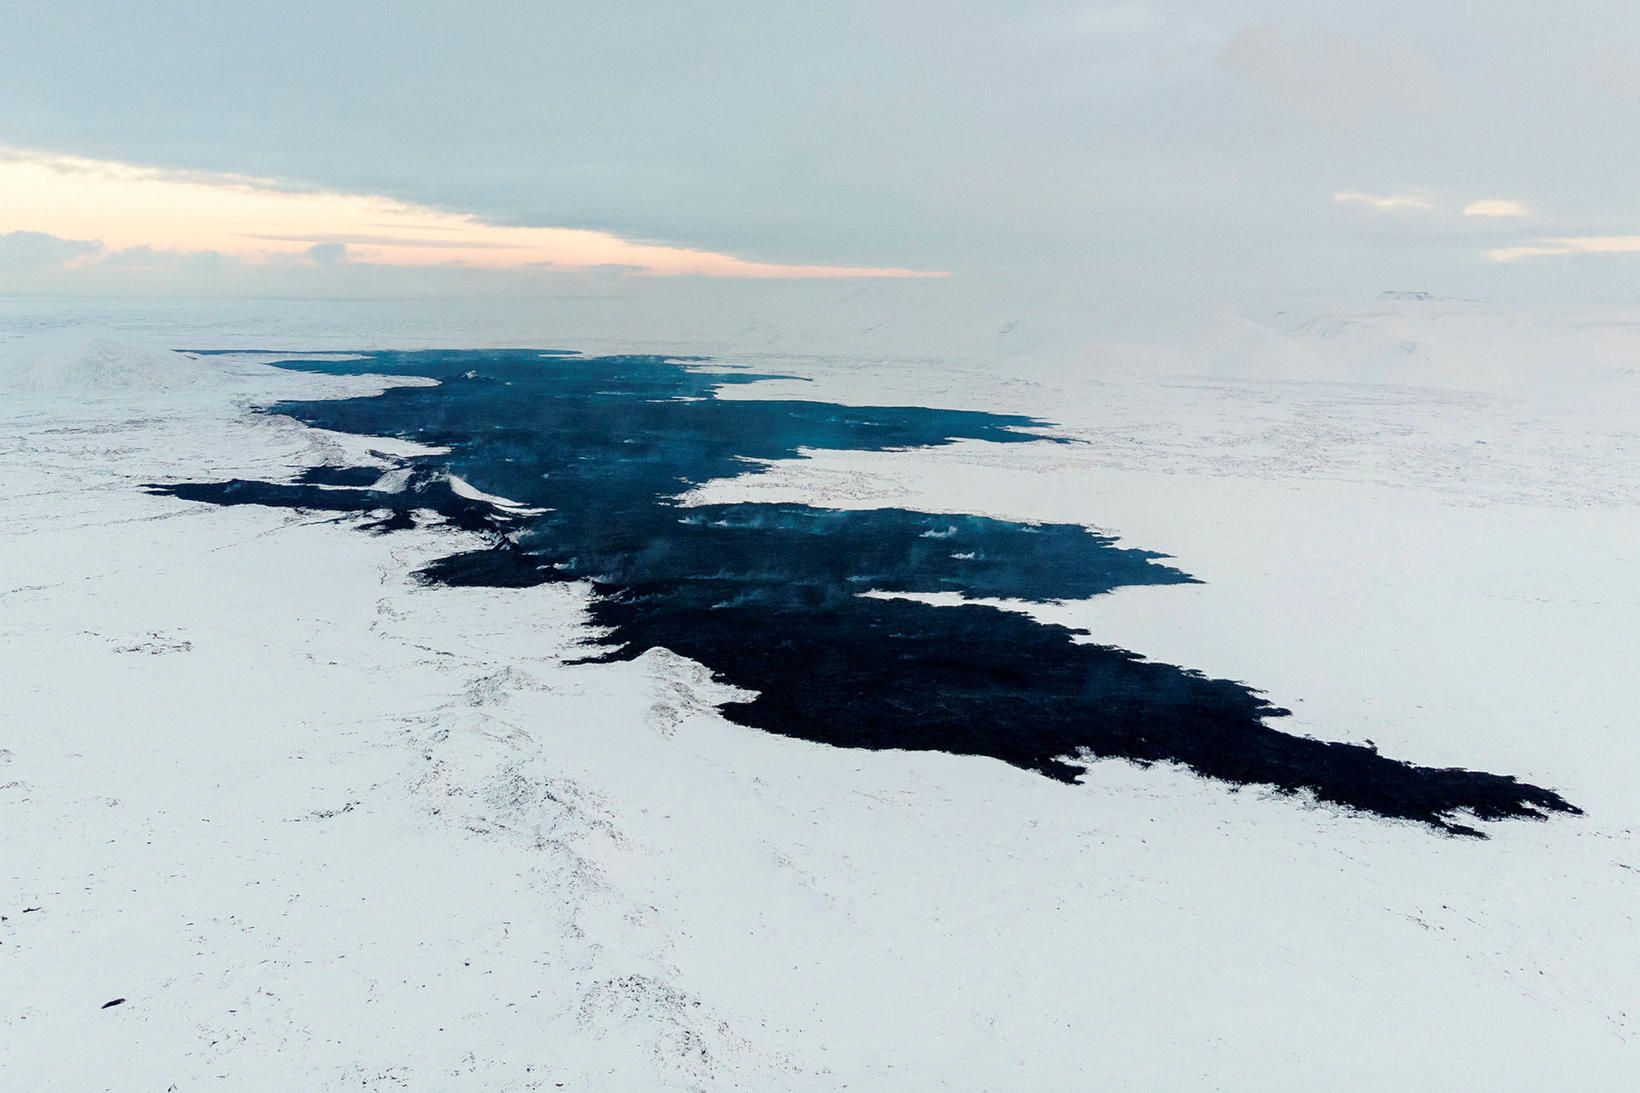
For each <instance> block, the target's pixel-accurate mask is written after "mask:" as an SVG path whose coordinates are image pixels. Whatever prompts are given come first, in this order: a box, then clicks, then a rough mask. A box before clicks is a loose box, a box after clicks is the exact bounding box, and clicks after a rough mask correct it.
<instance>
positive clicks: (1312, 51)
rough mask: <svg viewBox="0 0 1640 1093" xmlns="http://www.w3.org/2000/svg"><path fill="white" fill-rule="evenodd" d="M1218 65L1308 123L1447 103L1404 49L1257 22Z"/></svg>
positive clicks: (1353, 121) (1438, 74)
mask: <svg viewBox="0 0 1640 1093" xmlns="http://www.w3.org/2000/svg"><path fill="white" fill-rule="evenodd" d="M1218 61H1219V65H1220V67H1222V68H1224V69H1225V70H1226V71H1228V72H1231V73H1233V74H1234V75H1235V76H1237V77H1239V78H1240V79H1241V80H1242V81H1243V82H1245V83H1246V84H1248V85H1249V86H1251V87H1253V88H1256V89H1257V90H1259V91H1261V92H1263V93H1264V94H1265V95H1268V96H1269V97H1270V98H1271V99H1273V100H1274V101H1276V102H1278V103H1280V104H1281V105H1282V106H1284V107H1286V108H1288V109H1290V110H1293V111H1295V112H1296V113H1299V114H1301V115H1303V116H1305V117H1307V118H1309V119H1310V120H1311V121H1313V122H1315V123H1317V124H1321V125H1327V126H1342V127H1346V128H1352V127H1355V126H1358V125H1360V124H1361V123H1363V122H1365V121H1367V120H1369V119H1370V118H1372V117H1373V116H1375V115H1383V114H1392V115H1393V114H1400V115H1408V114H1411V115H1420V114H1431V113H1434V112H1436V111H1439V110H1442V109H1444V108H1445V107H1446V105H1447V103H1448V101H1449V100H1450V98H1451V92H1450V90H1449V86H1448V80H1447V78H1446V76H1445V74H1444V73H1442V71H1441V70H1440V69H1439V68H1438V67H1436V65H1435V63H1434V62H1433V61H1431V60H1430V59H1429V58H1428V57H1426V56H1425V55H1424V54H1422V53H1420V52H1418V51H1417V50H1415V49H1413V48H1412V47H1410V46H1407V45H1401V44H1389V45H1386V44H1377V43H1371V42H1366V41H1362V40H1360V39H1357V38H1352V37H1348V36H1345V35H1339V34H1328V33H1324V32H1321V31H1309V32H1305V33H1296V34H1293V35H1291V36H1289V35H1288V34H1286V33H1285V32H1284V31H1283V30H1282V29H1281V28H1280V27H1277V26H1274V25H1272V24H1269V23H1260V24H1255V25H1253V26H1248V27H1243V28H1242V29H1241V30H1239V31H1237V32H1236V33H1235V34H1234V35H1233V36H1231V38H1230V40H1229V41H1227V42H1226V43H1225V44H1224V47H1223V48H1222V49H1221V50H1220V51H1219V57H1218Z"/></svg>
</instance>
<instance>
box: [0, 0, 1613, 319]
mask: <svg viewBox="0 0 1640 1093" xmlns="http://www.w3.org/2000/svg"><path fill="white" fill-rule="evenodd" d="M0 15H3V18H0V26H4V28H5V33H4V35H3V36H0V145H6V146H10V147H12V148H19V149H26V150H30V151H33V152H47V153H54V154H64V155H74V156H81V157H89V158H95V159H103V160H117V161H123V162H129V163H136V164H144V165H153V166H160V167H165V168H172V169H178V170H196V171H211V172H232V173H236V174H246V175H254V176H261V177H266V178H271V179H277V180H280V181H282V182H285V183H289V184H294V185H306V186H313V187H319V188H324V189H330V190H339V191H345V192H349V193H360V194H380V195H386V196H389V197H393V198H397V199H401V200H404V201H409V202H415V203H418V204H425V205H431V206H435V207H438V208H442V209H448V210H451V211H455V212H462V213H471V214H475V215H477V216H479V217H481V218H483V219H485V220H489V221H494V222H497V223H502V224H512V225H531V226H550V227H582V228H594V229H599V230H601V231H607V232H611V233H614V234H616V235H620V236H622V237H624V238H626V239H630V240H638V241H654V242H661V243H665V244H669V245H673V246H678V247H688V248H697V249H700V250H705V251H711V252H719V253H728V254H733V255H736V256H739V257H742V258H747V259H751V260H754V261H760V262H770V263H795V264H820V265H842V266H872V267H876V266H892V267H903V268H911V269H918V270H940V271H949V272H950V273H951V274H952V280H953V281H958V280H962V279H967V280H968V281H969V282H970V283H1001V282H1011V283H1016V284H1031V285H1044V286H1045V285H1053V286H1056V291H1062V292H1068V293H1071V294H1072V295H1074V293H1075V292H1078V291H1087V292H1090V293H1101V294H1109V293H1113V292H1119V293H1129V294H1144V293H1154V294H1157V295H1174V296H1181V297H1182V296H1194V297H1199V298H1203V299H1206V298H1215V299H1216V298H1220V297H1222V298H1224V299H1227V300H1230V299H1237V298H1244V297H1245V298H1256V297H1258V296H1260V295H1265V294H1279V293H1282V292H1292V291H1302V290H1308V289H1314V288H1318V287H1323V288H1328V289H1332V288H1336V289H1337V290H1339V291H1357V290H1359V291H1366V290H1369V289H1373V290H1375V289H1377V288H1383V287H1397V288H1407V287H1417V288H1429V289H1431V290H1434V291H1446V292H1452V293H1476V294H1487V293H1492V294H1501V295H1507V294H1509V293H1517V294H1519V293H1528V294H1531V293H1542V294H1549V295H1554V296H1556V297H1602V298H1609V297H1612V296H1623V295H1628V294H1631V293H1633V292H1634V291H1636V289H1637V288H1640V277H1637V272H1640V253H1632V254H1631V253H1625V252H1626V251H1627V250H1628V249H1629V248H1630V246H1631V245H1633V246H1640V244H1635V243H1633V242H1632V240H1629V241H1625V239H1626V238H1627V237H1633V236H1640V206H1637V197H1640V187H1637V185H1636V182H1637V180H1640V175H1637V171H1636V167H1637V163H1636V160H1637V157H1640V150H1637V142H1636V141H1635V139H1634V135H1635V134H1636V133H1637V132H1640V9H1637V8H1635V7H1634V5H1633V4H1632V3H1619V2H1609V0H1583V2H1579V3H1576V4H1565V5H1554V6H1550V5H1545V4H1542V3H1510V2H1496V0H1494V2H1475V0H1454V2H1448V3H1441V4H1431V3H1428V2H1427V0H1424V2H1419V3H1413V2H1404V0H1375V2H1372V3H1362V2H1353V0H1343V2H1330V3H1325V4H1323V3H1294V2H1270V0H1219V2H1213V3H1199V2H1161V3H1116V4H1111V3H1065V2H1044V0H1013V2H1009V3H994V4H987V3H970V4H950V3H929V2H924V0H886V2H885V0H878V2H875V3H831V4H825V3H821V4H815V3H795V2H794V3H785V2H764V3H733V4H731V3H710V2H700V0H672V2H665V3H662V2H650V3H632V2H629V0H602V2H598V3H582V4H561V3H535V4H531V3H502V2H497V0H470V2H466V3H460V4H456V3H449V2H442V0H441V2H427V0H396V2H393V3H386V2H380V0H363V2H350V3H345V4H338V3H335V2H333V0H332V2H325V3H318V2H312V0H290V2H286V3H281V4H254V5H252V4H244V5H240V4H235V5H219V4H204V3H200V2H199V0H189V2H180V0H149V2H145V3H141V4H136V3H131V2H130V0H66V2H63V3H56V4H45V3H40V2H38V0H0ZM1340 195H1342V196H1340ZM4 199H5V195H4V194H3V193H0V206H3V205H4ZM1487 202H1490V203H1491V204H1484V203H1487ZM1478 203H1479V204H1478ZM1465 209H1470V211H1471V212H1472V213H1486V212H1490V213H1491V214H1493V215H1467V216H1466V215H1464V211H1465ZM1499 213H1504V214H1508V215H1497V214H1499ZM11 227H12V228H13V229H14V230H21V229H26V228H27V227H28V226H27V225H19V224H14V225H11ZM1592 237H1598V240H1597V241H1596V242H1593V243H1590V242H1587V240H1588V239H1589V238H1592ZM1609 237H1618V238H1615V239H1613V238H1609ZM1568 238H1570V239H1572V242H1570V243H1567V242H1565V240H1566V239H1568ZM1545 240H1551V241H1555V242H1550V243H1548V244H1545V243H1544V241H1545ZM97 242H98V240H96V239H90V240H84V239H82V240H76V241H72V242H63V243H61V244H60V245H58V244H53V243H51V241H49V240H43V239H40V238H37V237H34V236H28V237H17V238H13V239H11V240H10V241H9V242H8V241H7V240H5V239H0V289H4V288H9V289H10V290H11V291H26V290H28V289H29V288H30V287H38V286H48V287H55V288H60V289H62V290H65V291H67V290H72V289H73V288H74V287H75V286H76V285H96V286H98V287H99V290H105V289H107V288H108V287H109V286H116V287H117V286H120V285H135V286H140V285H141V283H142V278H143V277H144V276H147V277H148V278H149V279H150V281H151V282H152V283H153V284H154V285H163V286H169V287H172V288H175V289H176V290H177V291H183V290H191V289H192V288H197V287H198V286H199V285H200V284H205V283H210V282H214V283H216V284H219V285H220V284H235V283H240V284H242V285H243V286H244V287H245V290H246V291H255V290H256V286H258V285H260V286H262V287H263V288H268V287H269V286H272V285H274V284H275V282H278V284H280V285H284V286H285V287H289V285H291V284H297V283H300V285H301V286H303V287H304V289H305V290H308V291H316V292H321V293H322V292H325V291H335V292H339V293H361V292H363V293H369V292H372V291H382V292H390V291H400V290H401V289H403V287H404V285H405V284H406V283H408V282H407V279H408V280H413V279H414V277H413V276H412V275H411V274H409V273H406V272H405V271H402V270H398V271H378V272H380V273H381V275H380V276H379V277H372V275H371V274H370V272H369V271H364V272H361V271H360V270H358V269H352V270H346V271H338V270H337V268H336V267H340V266H344V265H346V264H347V263H346V262H344V261H330V262H328V263H327V262H326V261H324V260H323V259H324V258H325V257H326V256H327V255H329V256H330V257H331V258H335V257H337V255H336V254H335V253H332V252H330V251H320V252H316V253H315V255H314V256H313V260H312V261H305V262H302V263H298V264H297V266H299V268H294V267H293V268H292V269H287V270H283V271H282V272H278V273H277V274H274V273H269V272H267V271H263V272H262V273H259V274H257V275H256V276H255V277H246V278H244V279H243V280H242V282H236V281H234V279H233V278H232V277H228V278H226V279H225V278H224V277H223V274H222V271H221V268H220V259H219V258H212V257H210V256H207V257H205V258H200V257H199V256H197V255H188V256H181V257H177V258H176V260H175V261H173V262H172V263H171V264H170V266H168V267H167V268H166V269H164V270H159V271H157V272H156V269H157V266H156V265H155V264H154V263H149V264H148V265H146V266H144V265H143V263H131V262H127V263H126V267H127V270H126V272H123V273H119V272H116V271H115V270H114V268H113V267H109V266H108V263H107V262H106V261H100V262H95V263H92V265H101V266H104V267H107V268H101V269H95V268H89V267H86V266H84V263H85V259H84V258H83V257H81V258H79V259H76V258H75V257H74V256H75V254H77V253H79V252H78V251H76V250H75V248H76V247H82V248H83V247H84V246H86V245H88V244H95V243H97ZM1518 248H1527V249H1528V250H1544V251H1566V250H1574V251H1575V250H1591V251H1600V252H1613V253H1587V254H1576V253H1573V254H1564V253H1548V254H1529V255H1526V256H1523V257H1516V258H1515V259H1514V260H1512V261H1499V260H1497V258H1495V257H1488V255H1489V253H1494V252H1504V251H1510V250H1512V249H1518ZM53 255H58V256H59V257H53ZM59 261H70V262H73V261H79V262H81V263H82V266H81V267H80V268H78V270H77V272H76V271H74V270H70V271H68V272H64V271H63V270H61V269H58V268H57V267H56V266H55V265H53V264H52V263H56V262H59ZM212 261H216V262H218V266H217V267H216V269H215V272H212V273H207V274H201V273H199V272H198V270H197V268H195V267H198V266H199V264H200V263H201V262H204V263H206V264H207V265H209V264H210V263H211V262H212ZM187 263H192V266H188V267H187V270H183V267H184V266H185V265H187ZM133 266H135V267H141V268H140V269H137V270H136V272H132V271H131V267H133ZM142 269H147V270H148V272H147V273H146V274H144V273H143V272H142ZM179 270H182V272H179ZM188 270H192V272H188ZM429 276H432V275H431V274H430V275H429ZM471 277H472V278H473V280H472V284H471V285H470V286H468V287H469V289H470V288H472V286H481V285H490V286H494V288H495V290H496V291H502V290H503V289H502V287H501V286H502V285H503V284H504V285H505V291H521V290H522V291H527V290H528V289H527V286H526V287H525V288H523V289H521V288H520V279H519V278H518V277H515V276H510V275H509V276H507V277H504V278H498V277H494V276H491V275H485V274H476V273H475V274H472V275H471ZM99 278H100V280H99ZM280 278H285V279H286V280H283V281H282V280H280ZM524 280H525V281H527V280H528V279H527V278H525V279H524ZM560 280H561V279H560ZM460 281H461V278H460V277H456V278H454V280H453V281H452V279H451V278H450V276H449V274H448V271H439V272H438V273H437V276H436V278H434V279H433V280H428V281H426V282H425V283H426V284H439V285H445V284H453V283H456V282H460ZM327 286H328V287H327ZM478 290H479V291H485V290H487V289H483V288H479V289H478ZM452 291H454V289H452Z"/></svg>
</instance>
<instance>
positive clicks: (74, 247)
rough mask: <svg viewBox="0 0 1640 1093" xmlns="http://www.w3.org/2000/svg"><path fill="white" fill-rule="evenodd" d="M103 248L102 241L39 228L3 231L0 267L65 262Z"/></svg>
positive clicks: (10, 268) (38, 266)
mask: <svg viewBox="0 0 1640 1093" xmlns="http://www.w3.org/2000/svg"><path fill="white" fill-rule="evenodd" d="M100 250H102V244H101V243H93V242H91V241H90V240H86V239H63V238H61V237H60V236H56V235H50V234H48V233H46V232H37V231H13V232H6V233H4V234H0V270H3V271H5V272H7V273H21V272H28V271H31V270H40V269H50V268H54V267H58V266H63V265H66V264H67V263H69V262H72V261H74V260H75V259H77V258H85V257H87V256H88V255H92V254H96V253H97V252H98V251H100Z"/></svg>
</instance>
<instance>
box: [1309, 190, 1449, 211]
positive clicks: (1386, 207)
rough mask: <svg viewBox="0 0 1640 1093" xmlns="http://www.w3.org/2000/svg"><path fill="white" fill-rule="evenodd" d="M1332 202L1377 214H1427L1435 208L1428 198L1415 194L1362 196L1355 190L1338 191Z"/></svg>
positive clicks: (1362, 194)
mask: <svg viewBox="0 0 1640 1093" xmlns="http://www.w3.org/2000/svg"><path fill="white" fill-rule="evenodd" d="M1333 200H1334V201H1335V202H1337V203H1338V204H1340V205H1366V206H1368V207H1369V208H1373V209H1377V210H1378V211H1379V212H1394V211H1396V210H1398V209H1409V210H1413V211H1416V212H1428V211H1429V210H1431V209H1433V208H1434V207H1435V203H1434V202H1432V201H1430V200H1429V199H1428V198H1424V197H1419V196H1418V195H1417V194H1386V195H1383V196H1380V195H1377V194H1364V193H1360V192H1359V191H1356V190H1340V191H1339V192H1337V193H1335V194H1333Z"/></svg>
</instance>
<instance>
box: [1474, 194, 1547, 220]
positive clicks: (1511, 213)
mask: <svg viewBox="0 0 1640 1093" xmlns="http://www.w3.org/2000/svg"><path fill="white" fill-rule="evenodd" d="M1463 214H1464V215H1465V216H1485V217H1501V218H1508V217H1526V216H1531V215H1532V210H1530V209H1528V208H1527V207H1526V206H1525V205H1523V204H1521V203H1520V202H1519V201H1511V200H1509V199H1507V198H1487V199H1485V200H1482V201H1471V202H1470V203H1469V204H1467V205H1465V206H1464V207H1463Z"/></svg>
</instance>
